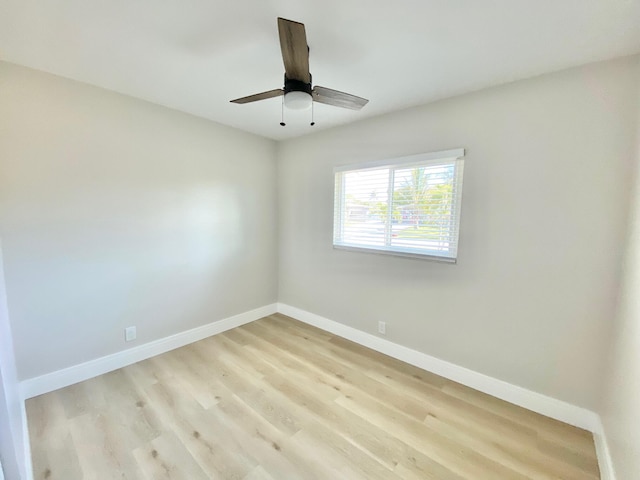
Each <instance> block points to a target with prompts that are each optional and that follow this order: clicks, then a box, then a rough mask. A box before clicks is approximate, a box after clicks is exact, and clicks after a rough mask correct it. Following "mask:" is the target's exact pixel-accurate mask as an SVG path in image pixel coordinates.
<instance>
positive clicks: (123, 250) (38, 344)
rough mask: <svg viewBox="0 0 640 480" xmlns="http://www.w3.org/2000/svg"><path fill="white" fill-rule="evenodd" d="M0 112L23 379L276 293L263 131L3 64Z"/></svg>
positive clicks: (270, 145) (0, 182)
mask: <svg viewBox="0 0 640 480" xmlns="http://www.w3.org/2000/svg"><path fill="white" fill-rule="evenodd" d="M0 111H1V112H2V114H1V115H0V236H1V237H2V241H3V247H4V260H5V273H6V283H7V296H8V299H9V311H10V315H11V320H12V325H13V331H14V336H15V349H16V357H17V365H18V373H19V377H20V378H21V379H25V378H30V377H33V376H37V375H40V374H44V373H47V372H51V371H54V370H57V369H60V368H63V367H68V366H71V365H75V364H78V363H81V362H84V361H87V360H90V359H94V358H97V357H100V356H103V355H107V354H110V353H114V352H117V351H119V350H123V349H125V348H128V347H133V346H135V345H138V344H141V343H145V342H148V341H151V340H154V339H158V338H162V337H165V336H168V335H171V334H174V333H178V332H182V331H184V330H187V329H190V328H193V327H197V326H200V325H204V324H207V323H210V322H212V321H215V320H219V319H222V318H225V317H228V316H231V315H234V314H238V313H241V312H245V311H248V310H251V309H254V308H257V307H261V306H264V305H267V304H270V303H273V302H275V301H276V297H277V288H276V284H275V281H274V278H275V276H276V275H277V264H276V257H277V254H276V248H277V247H276V241H277V237H276V235H277V232H276V229H275V227H274V225H275V222H276V218H277V215H276V196H275V191H276V189H275V181H276V177H275V161H276V160H275V144H274V142H272V141H269V140H266V139H263V138H260V137H256V136H254V135H250V134H247V133H243V132H240V131H238V130H235V129H232V128H229V127H225V126H221V125H218V124H215V123H212V122H209V121H205V120H202V119H198V118H196V117H192V116H189V115H185V114H182V113H178V112H176V111H173V110H170V109H167V108H163V107H159V106H156V105H153V104H150V103H146V102H143V101H139V100H135V99H132V98H129V97H125V96H122V95H119V94H115V93H111V92H108V91H105V90H102V89H99V88H95V87H91V86H88V85H84V84H80V83H77V82H72V81H69V80H66V79H62V78H59V77H55V76H52V75H48V74H44V73H39V72H35V71H32V70H28V69H25V68H21V67H18V66H14V65H10V64H7V63H0ZM129 325H136V326H137V328H138V340H137V341H136V342H134V343H125V342H124V328H125V327H126V326H129Z"/></svg>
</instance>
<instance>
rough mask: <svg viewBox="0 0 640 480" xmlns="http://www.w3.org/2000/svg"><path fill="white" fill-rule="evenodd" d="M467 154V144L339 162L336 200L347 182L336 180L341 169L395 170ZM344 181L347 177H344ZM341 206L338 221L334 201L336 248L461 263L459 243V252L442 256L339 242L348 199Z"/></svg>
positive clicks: (455, 159) (458, 213)
mask: <svg viewBox="0 0 640 480" xmlns="http://www.w3.org/2000/svg"><path fill="white" fill-rule="evenodd" d="M465 154H466V151H465V149H464V148H455V149H451V150H441V151H438V152H428V153H419V154H415V155H408V156H404V157H396V158H387V159H383V160H374V161H370V162H359V163H351V164H345V165H339V166H336V167H334V169H333V176H334V182H335V183H334V202H335V199H336V197H337V195H340V196H342V195H343V189H344V185H343V184H341V185H338V182H337V181H336V180H337V174H339V173H343V172H350V171H355V170H368V169H379V168H389V169H390V170H392V171H395V170H396V169H398V168H407V167H411V166H412V165H416V166H424V165H425V164H430V163H433V164H438V163H441V162H446V161H449V162H456V163H458V161H459V160H463V161H464V160H466V158H465ZM460 164H461V165H464V164H463V163H462V162H460ZM463 168H464V166H462V168H460V170H458V168H457V169H456V170H457V171H456V175H462V171H463V170H462V169H463ZM342 181H343V182H344V177H342ZM459 200H460V201H458V202H456V205H455V208H456V213H455V216H456V217H457V218H458V222H460V220H461V209H462V201H461V200H462V191H460V192H459ZM339 206H340V209H341V211H340V215H339V218H340V224H339V225H336V221H335V215H336V210H335V208H336V207H335V203H334V212H333V214H334V222H333V239H332V245H333V249H334V250H344V251H350V252H360V253H370V254H374V255H390V256H395V257H405V258H414V259H419V260H427V261H435V262H440V263H449V264H456V263H458V255H457V251H458V246H459V245H458V246H456V256H455V257H447V256H441V255H433V254H430V253H422V252H420V251H416V252H412V251H410V250H408V249H406V248H403V249H395V248H393V247H380V246H378V247H363V246H359V245H351V244H344V243H336V240H335V239H336V228H339V230H340V234H339V235H340V237H341V236H342V230H343V229H344V225H343V222H344V212H343V209H344V208H345V205H344V201H341V202H340V205H339ZM459 226H460V223H458V235H459V234H460V233H459Z"/></svg>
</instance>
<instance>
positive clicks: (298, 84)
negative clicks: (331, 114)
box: [231, 18, 369, 126]
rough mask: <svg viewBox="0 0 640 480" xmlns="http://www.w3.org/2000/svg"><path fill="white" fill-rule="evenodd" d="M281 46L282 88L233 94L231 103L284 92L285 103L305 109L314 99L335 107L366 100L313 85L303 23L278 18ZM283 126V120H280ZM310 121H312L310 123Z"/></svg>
mask: <svg viewBox="0 0 640 480" xmlns="http://www.w3.org/2000/svg"><path fill="white" fill-rule="evenodd" d="M278 32H279V34H280V49H281V50H282V60H283V61H284V72H285V73H284V88H277V89H275V90H269V91H267V92H262V93H256V94H255V95H249V96H248V97H242V98H236V99H235V100H231V103H240V104H243V103H251V102H257V101H259V100H266V99H268V98H273V97H280V96H282V95H284V106H286V107H287V108H290V109H292V110H306V109H308V108H309V107H311V105H312V103H313V102H318V103H324V104H326V105H333V106H334V107H342V108H349V109H351V110H360V109H361V108H362V107H364V106H365V105H366V104H367V102H369V100H367V99H365V98H361V97H356V96H355V95H351V94H349V93H344V92H339V91H337V90H332V89H331V88H325V87H320V86H318V85H316V86H314V87H312V85H311V73H309V47H308V45H307V35H306V33H305V29H304V24H303V23H299V22H294V21H291V20H286V19H284V18H278ZM281 125H283V126H284V123H281ZM312 125H313V123H312Z"/></svg>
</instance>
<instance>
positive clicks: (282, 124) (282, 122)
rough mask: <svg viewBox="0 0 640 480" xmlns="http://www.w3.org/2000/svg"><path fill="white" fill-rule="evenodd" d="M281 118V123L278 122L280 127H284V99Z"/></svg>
mask: <svg viewBox="0 0 640 480" xmlns="http://www.w3.org/2000/svg"><path fill="white" fill-rule="evenodd" d="M281 115H282V118H281V120H282V121H281V122H280V126H281V127H284V126H285V125H286V123H284V97H282V113H281Z"/></svg>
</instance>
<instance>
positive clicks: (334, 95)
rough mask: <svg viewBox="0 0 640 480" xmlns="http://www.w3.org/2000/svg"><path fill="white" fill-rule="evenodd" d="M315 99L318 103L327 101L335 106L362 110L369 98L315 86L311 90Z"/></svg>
mask: <svg viewBox="0 0 640 480" xmlns="http://www.w3.org/2000/svg"><path fill="white" fill-rule="evenodd" d="M311 93H312V96H313V100H314V101H315V102H318V103H326V104H327V105H333V106H334V107H342V108H350V109H351V110H360V109H361V108H362V107H364V106H365V105H366V104H367V103H369V100H367V99H366V98H361V97H356V96H355V95H351V94H349V93H344V92H339V91H338V90H332V89H330V88H325V87H318V86H316V87H314V88H313V91H312V92H311Z"/></svg>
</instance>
